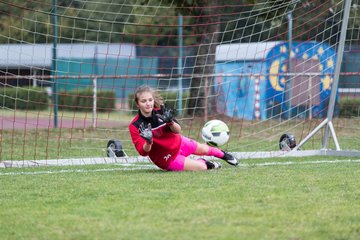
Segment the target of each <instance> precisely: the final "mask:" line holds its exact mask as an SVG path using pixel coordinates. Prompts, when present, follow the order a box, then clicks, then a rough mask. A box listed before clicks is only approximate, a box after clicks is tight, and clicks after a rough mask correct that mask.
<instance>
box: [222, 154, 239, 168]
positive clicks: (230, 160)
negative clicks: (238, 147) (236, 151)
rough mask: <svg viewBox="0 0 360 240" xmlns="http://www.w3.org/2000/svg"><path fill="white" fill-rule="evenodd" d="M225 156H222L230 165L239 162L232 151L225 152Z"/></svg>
mask: <svg viewBox="0 0 360 240" xmlns="http://www.w3.org/2000/svg"><path fill="white" fill-rule="evenodd" d="M222 152H223V153H224V156H223V157H222V158H221V159H223V160H224V161H225V162H227V163H228V164H230V165H233V166H237V165H238V164H239V163H238V160H237V159H236V158H234V156H233V155H231V154H230V153H227V152H224V151H222Z"/></svg>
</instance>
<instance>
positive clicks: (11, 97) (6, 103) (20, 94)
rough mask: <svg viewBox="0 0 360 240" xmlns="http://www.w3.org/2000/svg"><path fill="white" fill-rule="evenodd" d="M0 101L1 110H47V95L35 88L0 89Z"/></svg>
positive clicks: (40, 89) (42, 90)
mask: <svg viewBox="0 0 360 240" xmlns="http://www.w3.org/2000/svg"><path fill="white" fill-rule="evenodd" d="M0 101H1V106H2V107H3V108H8V109H14V110H45V109H47V108H48V94H47V92H46V91H45V90H44V89H42V88H37V87H28V88H20V87H14V88H12V87H3V88H0Z"/></svg>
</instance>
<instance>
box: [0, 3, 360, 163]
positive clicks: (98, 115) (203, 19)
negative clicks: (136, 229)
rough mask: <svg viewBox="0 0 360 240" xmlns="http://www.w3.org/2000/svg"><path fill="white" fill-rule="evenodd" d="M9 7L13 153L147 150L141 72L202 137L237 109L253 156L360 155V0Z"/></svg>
mask: <svg viewBox="0 0 360 240" xmlns="http://www.w3.org/2000/svg"><path fill="white" fill-rule="evenodd" d="M0 9H1V10H0V19H1V26H0V119H1V125H0V128H1V134H0V166H3V167H4V166H5V167H7V166H28V165H29V166H30V165H62V164H63V165H65V164H83V163H108V162H111V163H112V162H132V161H138V162H142V161H147V159H146V158H141V157H139V156H138V154H137V152H136V151H135V149H134V147H133V144H132V142H131V138H130V135H129V132H128V125H129V123H130V121H131V120H132V119H133V117H134V116H135V115H136V114H137V107H136V104H135V103H134V99H133V93H134V91H135V89H136V88H137V87H138V86H141V85H149V86H151V87H153V88H154V89H156V90H157V91H159V93H160V94H161V95H162V97H163V98H164V100H165V102H166V105H167V107H169V108H172V109H174V110H175V112H176V118H177V120H178V121H179V123H180V124H181V126H182V133H183V135H185V136H188V137H191V138H193V139H195V140H197V141H199V142H203V141H202V138H201V129H202V127H203V125H204V124H205V122H207V121H209V120H212V119H219V120H223V121H224V122H225V123H226V124H227V125H228V127H229V129H230V140H229V141H228V142H227V143H226V144H225V145H223V146H221V148H222V149H223V150H226V151H229V152H234V153H235V154H236V155H237V157H239V158H250V157H255V158H262V157H279V156H309V155H339V156H340V155H343V156H359V155H360V154H359V150H360V149H359V146H360V137H359V136H360V81H359V77H360V40H359V39H360V30H359V29H360V7H359V1H358V0H338V1H335V0H292V1H278V0H256V1H249V0H243V1H222V0H217V1H205V0H197V1H154V0H147V1H135V0H134V1H132V0H124V1H105V0H97V1H90V0H76V1H63V0H53V1H45V2H44V1H42V2H40V1H31V0H30V1H21V0H13V1H11V3H10V2H6V1H5V2H1V3H0ZM114 150H116V151H114ZM118 150H119V151H118ZM120 150H121V151H120ZM124 155H125V157H122V156H124ZM114 156H115V157H114Z"/></svg>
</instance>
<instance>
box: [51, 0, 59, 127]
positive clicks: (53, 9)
mask: <svg viewBox="0 0 360 240" xmlns="http://www.w3.org/2000/svg"><path fill="white" fill-rule="evenodd" d="M56 4H57V2H56V0H52V7H51V14H52V17H53V48H52V65H51V72H52V74H53V75H54V76H56V70H57V60H56V59H57V38H58V36H57V34H58V33H57V15H56ZM56 81H57V80H56V78H53V82H52V94H53V101H54V128H57V127H58V93H57V83H56Z"/></svg>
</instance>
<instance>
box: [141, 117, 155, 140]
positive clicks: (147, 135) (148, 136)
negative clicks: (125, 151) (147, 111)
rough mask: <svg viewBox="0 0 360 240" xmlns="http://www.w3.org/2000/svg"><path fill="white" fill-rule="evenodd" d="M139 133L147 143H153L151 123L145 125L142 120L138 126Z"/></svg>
mask: <svg viewBox="0 0 360 240" xmlns="http://www.w3.org/2000/svg"><path fill="white" fill-rule="evenodd" d="M139 133H140V136H141V137H142V138H143V139H145V140H146V142H147V143H148V144H152V143H153V134H152V131H151V123H149V124H148V125H147V127H145V125H144V123H143V122H142V123H141V124H140V127H139Z"/></svg>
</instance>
